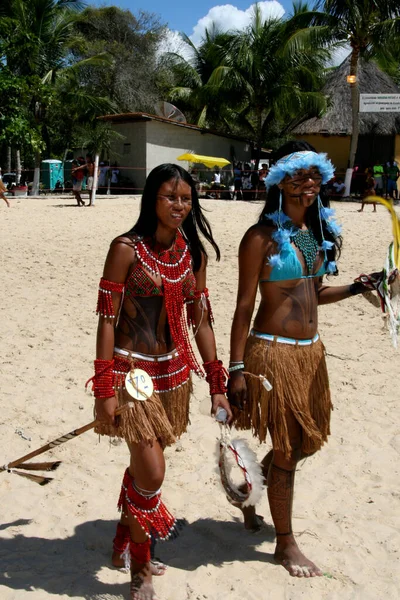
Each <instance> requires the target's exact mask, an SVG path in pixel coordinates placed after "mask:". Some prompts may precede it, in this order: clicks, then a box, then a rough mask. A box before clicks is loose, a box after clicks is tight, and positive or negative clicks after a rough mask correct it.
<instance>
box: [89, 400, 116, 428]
mask: <svg viewBox="0 0 400 600" xmlns="http://www.w3.org/2000/svg"><path fill="white" fill-rule="evenodd" d="M94 407H95V411H96V419H97V420H98V421H101V422H102V423H104V424H106V425H114V426H115V411H116V410H117V407H118V400H117V398H116V396H111V398H96V400H95V404H94Z"/></svg>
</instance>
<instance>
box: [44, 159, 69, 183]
mask: <svg viewBox="0 0 400 600" xmlns="http://www.w3.org/2000/svg"><path fill="white" fill-rule="evenodd" d="M40 181H41V183H42V185H43V187H44V189H45V190H50V191H53V190H55V189H60V190H62V189H63V188H64V166H63V163H62V161H61V160H57V159H55V158H49V159H47V160H42V164H41V169H40Z"/></svg>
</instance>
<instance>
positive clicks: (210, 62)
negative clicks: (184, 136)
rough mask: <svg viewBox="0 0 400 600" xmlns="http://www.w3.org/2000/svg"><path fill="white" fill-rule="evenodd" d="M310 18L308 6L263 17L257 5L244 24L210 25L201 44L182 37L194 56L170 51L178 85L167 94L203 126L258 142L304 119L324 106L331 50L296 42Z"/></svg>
mask: <svg viewBox="0 0 400 600" xmlns="http://www.w3.org/2000/svg"><path fill="white" fill-rule="evenodd" d="M309 25H310V17H308V16H307V6H306V5H298V6H296V7H294V14H293V15H292V16H291V17H290V18H289V19H273V18H270V19H263V17H262V14H261V10H260V7H259V6H258V5H255V6H254V13H253V18H252V21H251V23H250V25H249V27H248V28H247V30H245V31H232V32H228V33H221V32H219V31H218V30H217V29H216V28H215V27H214V28H211V30H209V31H207V32H206V34H205V38H204V39H203V41H202V43H201V44H200V46H199V47H198V48H196V47H195V46H194V45H193V44H192V42H191V41H190V39H188V38H187V37H186V36H183V40H184V41H185V42H186V45H187V47H188V48H189V49H190V51H191V58H189V59H185V58H183V57H182V56H179V55H176V54H175V55H171V54H169V55H167V56H166V61H167V63H168V64H169V65H170V68H171V70H172V72H173V73H174V76H175V78H176V81H177V84H178V85H175V86H174V87H173V88H172V89H171V90H170V93H169V99H171V100H172V101H173V102H176V103H177V104H178V106H179V108H181V109H182V110H183V112H185V114H187V115H188V116H189V118H190V117H193V119H194V122H196V123H197V124H198V125H199V126H208V127H212V128H216V129H218V130H219V131H229V132H232V133H241V134H242V135H246V136H248V137H250V138H251V139H253V140H254V142H256V143H257V145H258V147H261V145H263V144H264V143H266V142H267V141H268V139H269V136H275V135H276V132H277V130H279V129H280V130H281V131H283V130H284V129H286V128H287V127H288V126H289V125H290V124H295V122H297V121H298V120H299V119H301V118H305V117H308V116H313V115H318V114H320V113H321V111H323V110H324V109H325V107H326V100H325V98H324V97H323V96H322V95H321V94H320V93H319V90H320V88H321V86H322V83H323V77H324V72H325V71H324V67H325V63H326V61H327V59H328V58H329V53H328V52H327V51H326V50H325V49H323V48H322V47H321V46H316V45H314V46H309V47H308V48H305V47H304V46H302V47H301V49H299V48H298V47H296V44H294V43H293V38H294V35H295V34H296V33H297V32H299V31H300V30H301V29H303V28H305V27H308V26H309Z"/></svg>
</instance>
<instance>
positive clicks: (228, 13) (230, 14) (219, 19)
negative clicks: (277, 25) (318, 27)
mask: <svg viewBox="0 0 400 600" xmlns="http://www.w3.org/2000/svg"><path fill="white" fill-rule="evenodd" d="M259 7H260V9H261V13H262V16H263V17H264V18H268V17H275V18H280V17H282V15H283V14H284V12H285V9H284V8H283V6H282V5H281V4H279V2H277V0H267V1H266V2H259ZM253 11H254V4H252V5H250V6H249V8H247V9H246V10H240V9H239V8H236V6H233V5H232V4H224V5H219V6H213V8H211V9H210V10H209V11H208V13H207V14H206V16H205V17H202V18H201V19H200V20H199V21H198V22H197V24H196V25H195V26H194V27H193V33H192V35H191V36H190V39H191V40H192V41H193V43H194V44H196V46H197V45H198V44H200V42H201V40H202V38H203V36H204V33H205V30H206V29H209V28H210V27H211V25H212V23H215V25H216V26H217V28H218V29H220V30H221V31H229V30H231V29H239V30H240V29H245V28H246V27H247V26H248V25H249V24H250V21H251V18H252V16H253Z"/></svg>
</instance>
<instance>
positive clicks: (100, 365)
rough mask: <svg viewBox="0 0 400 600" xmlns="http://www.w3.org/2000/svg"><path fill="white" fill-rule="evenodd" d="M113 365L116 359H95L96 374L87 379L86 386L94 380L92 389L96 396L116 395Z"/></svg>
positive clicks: (108, 396)
mask: <svg viewBox="0 0 400 600" xmlns="http://www.w3.org/2000/svg"><path fill="white" fill-rule="evenodd" d="M113 367H114V360H103V359H102V358H96V360H95V361H94V375H93V377H91V378H90V379H88V380H87V382H86V384H85V388H87V386H88V385H89V383H90V382H92V390H93V393H94V395H95V397H96V398H111V397H112V396H114V393H115V391H114V383H115V375H114V371H113Z"/></svg>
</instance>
